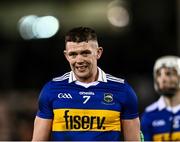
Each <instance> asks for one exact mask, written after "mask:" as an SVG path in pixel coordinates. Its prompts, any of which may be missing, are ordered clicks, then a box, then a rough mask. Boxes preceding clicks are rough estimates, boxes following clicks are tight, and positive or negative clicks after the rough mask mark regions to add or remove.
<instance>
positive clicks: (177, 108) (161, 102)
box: [157, 96, 180, 113]
mask: <svg viewBox="0 0 180 142" xmlns="http://www.w3.org/2000/svg"><path fill="white" fill-rule="evenodd" d="M157 105H158V109H159V110H160V111H161V110H163V109H167V110H168V111H171V112H173V113H177V112H178V111H180V105H177V106H175V107H169V106H167V105H166V103H165V100H164V97H163V96H161V97H160V98H159V100H158V101H157Z"/></svg>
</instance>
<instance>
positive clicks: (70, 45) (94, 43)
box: [66, 40, 98, 48]
mask: <svg viewBox="0 0 180 142" xmlns="http://www.w3.org/2000/svg"><path fill="white" fill-rule="evenodd" d="M89 46H91V47H98V43H97V41H92V40H91V41H88V42H86V41H83V42H72V41H70V42H67V43H66V48H67V47H68V48H78V47H84V48H87V47H89Z"/></svg>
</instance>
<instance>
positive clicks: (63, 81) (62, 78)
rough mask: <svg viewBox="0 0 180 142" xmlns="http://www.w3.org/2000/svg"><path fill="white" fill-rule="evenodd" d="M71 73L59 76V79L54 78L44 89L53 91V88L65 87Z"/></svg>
mask: <svg viewBox="0 0 180 142" xmlns="http://www.w3.org/2000/svg"><path fill="white" fill-rule="evenodd" d="M69 74H70V73H69V72H67V73H65V74H63V75H61V76H59V77H55V78H52V79H51V80H50V81H48V82H47V83H46V84H45V85H44V87H43V88H44V89H51V88H52V87H55V86H58V87H60V86H61V85H65V84H67V83H68V79H69Z"/></svg>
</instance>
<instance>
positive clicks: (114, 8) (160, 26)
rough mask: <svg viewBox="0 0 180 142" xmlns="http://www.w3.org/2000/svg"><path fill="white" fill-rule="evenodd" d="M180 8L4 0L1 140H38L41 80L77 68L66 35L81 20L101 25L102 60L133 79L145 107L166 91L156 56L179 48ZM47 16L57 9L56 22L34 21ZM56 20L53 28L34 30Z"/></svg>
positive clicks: (140, 1)
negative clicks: (157, 80)
mask: <svg viewBox="0 0 180 142" xmlns="http://www.w3.org/2000/svg"><path fill="white" fill-rule="evenodd" d="M179 9H180V2H179V1H178V0H91V1H90V0H46V1H43V0H31V1H30V0H26V1H25V0H14V1H10V0H1V2H0V140H31V136H32V129H33V120H34V117H35V114H36V110H37V98H38V95H39V92H40V90H41V88H42V87H43V85H44V84H45V83H46V82H47V81H49V80H50V79H51V78H53V77H56V76H60V75H62V74H64V73H65V72H67V71H69V70H70V68H69V65H68V63H67V61H65V58H64V55H63V50H64V35H65V33H66V32H67V31H68V30H69V29H71V28H73V27H76V26H90V27H92V28H94V29H95V30H96V32H97V34H98V37H99V45H100V46H102V47H103V48H104V53H103V56H102V58H101V60H99V66H100V67H101V68H102V69H103V70H104V71H105V72H107V73H110V74H112V75H114V76H117V77H122V78H125V79H126V80H127V81H128V82H129V83H130V84H131V86H132V87H133V88H134V90H135V92H136V93H137V95H138V97H139V111H140V114H141V113H142V112H143V110H144V108H145V107H146V106H147V105H149V104H151V103H152V102H153V101H154V100H156V99H157V98H158V97H159V96H158V95H157V94H156V93H155V91H154V88H153V76H152V72H153V65H154V62H155V60H156V59H157V58H158V57H160V56H162V55H170V54H171V55H179V54H180V50H179V41H180V40H179V38H180V37H179V33H180V28H179V25H180V20H179V19H180V12H179ZM28 16H30V18H29V19H31V20H28V18H27V17H28ZM43 16H53V17H54V18H56V20H54V21H55V23H52V24H49V23H50V22H51V21H53V20H52V17H51V19H46V20H44V21H46V22H42V21H41V22H36V24H37V23H39V25H38V26H37V25H35V24H34V23H33V24H32V21H33V20H34V21H35V20H37V19H38V18H39V19H40V17H43ZM44 19H45V18H44ZM28 21H29V22H30V23H28ZM39 21H40V20H39ZM57 21H58V22H59V27H58V29H57V28H54V30H55V29H56V32H54V33H53V34H51V36H49V37H43V36H37V35H40V33H38V32H36V33H35V34H34V35H33V32H32V31H34V29H38V28H40V29H41V32H44V31H46V30H47V31H48V29H53V28H50V26H52V27H56V26H57ZM40 23H41V24H42V25H43V26H42V27H41V26H40V25H41V24H40ZM32 29H33V30H32ZM29 33H31V34H32V35H30V34H29ZM49 33H52V32H51V31H50V32H49Z"/></svg>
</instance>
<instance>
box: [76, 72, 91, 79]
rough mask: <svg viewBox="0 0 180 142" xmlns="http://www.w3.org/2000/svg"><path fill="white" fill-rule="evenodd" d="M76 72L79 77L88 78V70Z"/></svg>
mask: <svg viewBox="0 0 180 142" xmlns="http://www.w3.org/2000/svg"><path fill="white" fill-rule="evenodd" d="M75 74H76V76H77V77H78V78H88V76H89V73H88V72H75Z"/></svg>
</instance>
